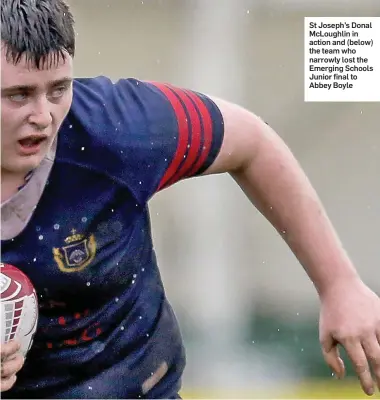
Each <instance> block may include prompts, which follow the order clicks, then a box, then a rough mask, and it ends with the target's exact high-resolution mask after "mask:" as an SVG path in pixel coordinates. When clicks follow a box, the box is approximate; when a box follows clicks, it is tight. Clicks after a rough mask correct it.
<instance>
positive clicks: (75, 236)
mask: <svg viewBox="0 0 380 400" xmlns="http://www.w3.org/2000/svg"><path fill="white" fill-rule="evenodd" d="M76 232H77V231H76V230H75V229H73V230H72V231H71V233H72V235H71V236H68V237H67V238H66V239H65V243H66V244H70V243H74V242H79V241H80V240H82V239H83V238H84V235H81V234H80V233H76Z"/></svg>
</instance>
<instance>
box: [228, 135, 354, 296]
mask: <svg viewBox="0 0 380 400" xmlns="http://www.w3.org/2000/svg"><path fill="white" fill-rule="evenodd" d="M262 129H264V130H265V135H262V138H261V139H260V141H259V142H258V143H257V148H256V150H255V157H253V158H252V160H251V161H250V162H249V163H247V164H246V165H245V166H244V167H242V168H241V169H240V170H239V171H237V172H234V173H233V174H232V175H233V177H234V179H235V180H236V181H237V182H238V184H239V185H240V186H241V187H242V189H243V190H244V192H245V193H246V194H247V196H248V197H249V198H250V200H251V201H252V203H253V204H255V206H256V207H257V208H258V209H259V211H260V212H261V213H262V214H263V215H264V216H265V217H266V218H267V219H268V220H269V221H270V222H271V223H272V225H273V226H274V227H275V228H276V229H277V231H278V232H279V233H280V234H281V236H282V237H283V238H284V240H285V241H286V242H287V244H288V245H289V247H290V248H291V250H292V251H293V253H294V254H295V256H296V257H297V258H298V260H299V261H300V263H301V264H302V265H303V267H304V268H305V271H306V272H307V274H308V275H309V277H310V278H311V280H312V281H313V282H314V285H315V287H316V289H317V291H318V293H319V294H321V293H322V292H323V291H324V290H325V288H326V287H328V286H329V285H330V284H331V283H334V282H336V280H338V279H339V280H340V279H351V278H353V277H357V273H356V271H355V269H354V267H353V265H352V263H351V261H350V260H349V258H348V256H347V254H346V252H345V251H344V249H343V247H342V244H341V243H340V241H339V238H338V237H337V234H336V232H335V230H334V228H333V226H332V224H331V222H330V221H329V219H328V217H327V215H326V212H325V210H324V208H323V206H322V204H321V202H320V200H319V198H318V196H317V194H316V192H315V190H314V189H313V187H312V186H311V184H310V182H309V180H308V179H307V177H306V175H305V173H304V172H303V171H302V169H301V168H300V166H299V164H298V163H297V161H296V160H295V158H294V157H293V155H292V153H291V152H290V150H289V149H288V148H287V146H286V145H285V144H284V143H283V141H282V140H281V139H280V138H279V137H278V135H276V134H275V133H274V132H273V131H272V130H271V129H270V128H269V127H263V128H262Z"/></svg>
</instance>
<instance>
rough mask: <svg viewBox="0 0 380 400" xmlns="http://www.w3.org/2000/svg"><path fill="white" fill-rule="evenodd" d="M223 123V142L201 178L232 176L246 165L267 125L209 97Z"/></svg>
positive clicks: (253, 116) (235, 105)
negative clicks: (223, 174)
mask: <svg viewBox="0 0 380 400" xmlns="http://www.w3.org/2000/svg"><path fill="white" fill-rule="evenodd" d="M210 98H211V99H212V100H213V102H214V103H215V104H216V106H217V107H218V108H219V110H220V112H221V114H222V116H223V121H224V138H223V143H222V146H221V149H220V151H219V154H218V156H217V157H216V159H215V161H214V162H213V164H212V165H211V166H210V167H209V168H208V169H207V170H206V171H205V172H204V175H210V174H219V173H223V172H229V173H233V172H235V171H238V170H240V169H243V168H244V166H246V165H248V164H249V163H250V162H251V161H252V160H253V159H254V158H255V155H256V153H257V151H258V148H259V144H260V141H261V140H262V137H263V135H264V134H265V131H266V130H268V129H269V127H268V126H267V124H266V123H265V122H264V121H263V120H262V119H261V118H260V117H258V116H257V115H255V114H254V113H252V112H250V111H248V110H247V109H245V108H243V107H241V106H239V105H237V104H234V103H230V102H228V101H226V100H222V99H219V98H215V97H212V96H210Z"/></svg>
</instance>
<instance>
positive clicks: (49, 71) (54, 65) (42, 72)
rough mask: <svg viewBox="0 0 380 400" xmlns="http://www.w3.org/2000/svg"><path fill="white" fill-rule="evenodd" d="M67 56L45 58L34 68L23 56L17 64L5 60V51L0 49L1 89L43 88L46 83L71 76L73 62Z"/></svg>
mask: <svg viewBox="0 0 380 400" xmlns="http://www.w3.org/2000/svg"><path fill="white" fill-rule="evenodd" d="M72 61H73V60H72V57H71V56H70V55H69V54H67V53H66V54H65V57H61V56H60V57H59V58H54V54H51V56H49V57H47V58H46V61H45V62H44V63H43V64H42V65H41V66H40V68H39V69H38V68H36V67H35V66H34V65H33V63H32V62H31V61H29V60H27V58H26V56H25V55H23V56H22V57H21V59H20V61H19V62H18V63H17V64H14V63H13V62H12V60H10V61H8V60H7V59H6V50H5V49H4V47H3V46H2V48H1V87H2V88H6V87H10V86H16V85H17V86H20V85H25V86H35V87H41V88H43V87H45V86H46V85H47V84H48V82H52V81H56V80H59V79H62V78H65V77H69V78H71V77H72V76H73V66H72V64H73V62H72Z"/></svg>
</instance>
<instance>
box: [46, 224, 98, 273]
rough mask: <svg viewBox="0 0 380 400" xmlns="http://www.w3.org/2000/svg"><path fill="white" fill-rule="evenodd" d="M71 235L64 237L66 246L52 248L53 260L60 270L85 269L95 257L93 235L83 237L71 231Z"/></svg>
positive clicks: (75, 270)
mask: <svg viewBox="0 0 380 400" xmlns="http://www.w3.org/2000/svg"><path fill="white" fill-rule="evenodd" d="M71 233H72V235H71V236H68V237H67V238H66V239H65V243H66V246H63V247H61V248H53V255H54V260H55V262H56V263H57V265H58V268H59V269H60V270H61V271H62V272H78V271H82V270H83V269H85V268H86V267H87V266H88V265H89V264H90V263H91V262H92V260H93V259H94V258H95V255H96V241H95V236H94V235H90V236H88V237H85V236H84V235H82V234H79V233H77V232H76V230H75V229H73V230H72V231H71Z"/></svg>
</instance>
